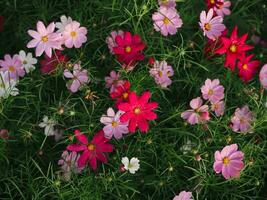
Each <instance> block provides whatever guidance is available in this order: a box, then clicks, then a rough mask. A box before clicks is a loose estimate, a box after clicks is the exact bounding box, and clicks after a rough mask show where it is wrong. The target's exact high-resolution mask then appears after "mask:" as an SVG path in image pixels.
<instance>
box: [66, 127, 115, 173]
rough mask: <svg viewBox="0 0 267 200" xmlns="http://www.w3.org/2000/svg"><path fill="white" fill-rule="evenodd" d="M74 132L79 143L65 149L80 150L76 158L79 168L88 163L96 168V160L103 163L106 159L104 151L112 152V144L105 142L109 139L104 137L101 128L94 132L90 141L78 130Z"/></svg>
mask: <svg viewBox="0 0 267 200" xmlns="http://www.w3.org/2000/svg"><path fill="white" fill-rule="evenodd" d="M74 134H75V136H76V138H77V140H78V141H79V142H80V143H79V144H71V145H69V146H67V150H69V151H75V152H82V154H81V156H80V157H79V159H78V167H79V168H83V167H85V166H86V164H87V163H89V165H90V166H91V168H92V169H93V170H96V168H97V160H99V161H101V162H103V163H106V162H107V161H108V160H107V157H106V155H105V153H110V152H112V151H113V145H111V144H108V143H107V142H108V141H109V140H108V139H107V138H105V137H104V132H103V131H102V130H101V131H99V132H98V133H97V134H95V136H94V137H93V139H92V141H88V139H87V137H86V136H85V135H84V134H83V133H82V132H81V131H79V130H75V131H74Z"/></svg>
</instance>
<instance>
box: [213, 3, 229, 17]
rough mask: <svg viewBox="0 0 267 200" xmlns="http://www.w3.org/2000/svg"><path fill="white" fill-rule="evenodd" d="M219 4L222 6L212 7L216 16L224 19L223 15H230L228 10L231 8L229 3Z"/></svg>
mask: <svg viewBox="0 0 267 200" xmlns="http://www.w3.org/2000/svg"><path fill="white" fill-rule="evenodd" d="M221 3H222V5H220V6H214V7H213V9H214V11H215V12H216V14H217V15H219V16H222V17H224V15H230V14H231V11H230V9H229V8H230V6H231V2H230V1H224V0H222V1H221Z"/></svg>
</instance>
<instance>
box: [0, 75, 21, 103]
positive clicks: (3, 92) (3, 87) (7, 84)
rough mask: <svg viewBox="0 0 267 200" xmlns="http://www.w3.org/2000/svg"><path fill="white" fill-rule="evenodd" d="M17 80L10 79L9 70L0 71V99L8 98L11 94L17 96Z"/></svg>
mask: <svg viewBox="0 0 267 200" xmlns="http://www.w3.org/2000/svg"><path fill="white" fill-rule="evenodd" d="M16 84H17V82H16V81H15V80H13V79H10V76H9V73H8V71H6V72H2V71H1V72H0V99H1V98H4V99H6V98H8V97H9V96H10V95H11V96H17V95H18V94H19V90H18V89H17V88H16Z"/></svg>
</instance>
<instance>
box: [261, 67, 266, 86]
mask: <svg viewBox="0 0 267 200" xmlns="http://www.w3.org/2000/svg"><path fill="white" fill-rule="evenodd" d="M260 82H261V85H262V86H263V87H264V88H265V89H267V64H265V65H264V66H263V67H262V69H261V71H260Z"/></svg>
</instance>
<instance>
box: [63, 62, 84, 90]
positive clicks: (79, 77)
mask: <svg viewBox="0 0 267 200" xmlns="http://www.w3.org/2000/svg"><path fill="white" fill-rule="evenodd" d="M64 76H65V77H66V78H70V79H71V81H70V82H69V83H67V88H69V90H70V91H71V92H73V93H75V92H77V91H78V90H79V89H80V87H81V86H83V85H84V84H86V83H88V81H89V78H88V72H87V70H86V69H82V68H81V65H80V63H77V64H75V65H74V67H73V72H72V73H71V72H70V71H69V70H68V69H65V70H64Z"/></svg>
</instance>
